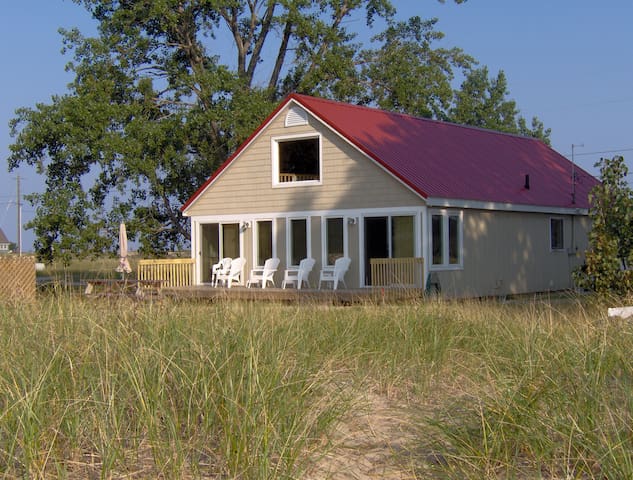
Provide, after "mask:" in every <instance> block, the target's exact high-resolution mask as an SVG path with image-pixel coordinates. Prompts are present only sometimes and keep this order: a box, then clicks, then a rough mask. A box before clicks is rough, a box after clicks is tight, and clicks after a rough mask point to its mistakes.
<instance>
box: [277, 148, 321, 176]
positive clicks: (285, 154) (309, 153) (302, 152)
mask: <svg viewBox="0 0 633 480" xmlns="http://www.w3.org/2000/svg"><path fill="white" fill-rule="evenodd" d="M272 158H273V184H274V185H278V186H290V185H310V184H319V183H321V137H320V136H310V137H284V138H275V139H273V142H272Z"/></svg>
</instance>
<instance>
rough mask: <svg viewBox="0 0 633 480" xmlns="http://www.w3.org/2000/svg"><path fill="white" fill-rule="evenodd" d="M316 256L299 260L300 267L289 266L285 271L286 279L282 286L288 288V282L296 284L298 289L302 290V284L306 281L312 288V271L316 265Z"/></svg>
mask: <svg viewBox="0 0 633 480" xmlns="http://www.w3.org/2000/svg"><path fill="white" fill-rule="evenodd" d="M314 263H315V260H314V258H304V259H303V260H301V261H300V262H299V267H298V268H289V269H287V270H286V271H285V272H284V281H283V282H281V288H286V286H287V285H288V284H290V285H295V286H296V287H297V290H301V285H302V284H303V283H304V282H305V283H306V285H308V288H310V278H309V276H310V272H311V271H312V268H313V267H314Z"/></svg>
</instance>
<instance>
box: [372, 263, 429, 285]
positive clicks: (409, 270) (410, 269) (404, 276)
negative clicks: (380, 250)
mask: <svg viewBox="0 0 633 480" xmlns="http://www.w3.org/2000/svg"><path fill="white" fill-rule="evenodd" d="M369 263H370V265H371V284H372V286H374V287H402V288H424V259H423V258H421V257H407V258H372V259H370V260H369Z"/></svg>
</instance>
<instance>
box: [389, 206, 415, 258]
mask: <svg viewBox="0 0 633 480" xmlns="http://www.w3.org/2000/svg"><path fill="white" fill-rule="evenodd" d="M413 243H414V234H413V217H412V216H400V217H391V250H392V251H391V256H392V257H393V258H407V257H414V256H415V253H414V245H413Z"/></svg>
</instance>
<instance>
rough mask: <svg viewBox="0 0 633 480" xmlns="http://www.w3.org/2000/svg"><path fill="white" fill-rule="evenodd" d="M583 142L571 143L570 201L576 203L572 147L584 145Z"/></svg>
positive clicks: (574, 164)
mask: <svg viewBox="0 0 633 480" xmlns="http://www.w3.org/2000/svg"><path fill="white" fill-rule="evenodd" d="M584 146H585V144H584V143H579V144H573V143H572V144H571V203H572V205H575V204H576V162H574V148H576V147H584Z"/></svg>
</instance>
